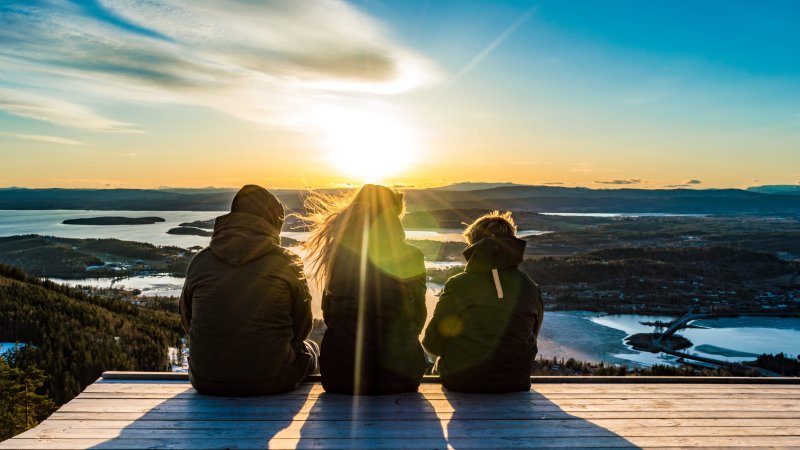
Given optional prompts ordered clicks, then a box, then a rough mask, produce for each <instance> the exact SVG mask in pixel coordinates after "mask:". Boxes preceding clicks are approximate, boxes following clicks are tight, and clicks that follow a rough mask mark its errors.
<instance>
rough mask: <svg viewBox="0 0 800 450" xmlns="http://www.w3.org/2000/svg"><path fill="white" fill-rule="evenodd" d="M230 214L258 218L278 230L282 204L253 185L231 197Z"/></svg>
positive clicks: (266, 191)
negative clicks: (241, 214) (248, 215)
mask: <svg viewBox="0 0 800 450" xmlns="http://www.w3.org/2000/svg"><path fill="white" fill-rule="evenodd" d="M231 212H235V213H244V214H250V215H253V216H257V217H260V218H262V219H264V220H266V221H267V222H269V223H270V224H271V225H273V226H274V227H275V228H277V229H278V230H280V229H281V227H282V226H283V219H284V210H283V204H281V202H280V200H278V198H277V197H275V196H274V195H273V194H272V193H271V192H270V191H268V190H266V189H264V188H263V187H261V186H258V185H255V184H248V185H246V186H244V187H242V188H241V189H239V192H237V193H236V196H234V197H233V202H232V203H231Z"/></svg>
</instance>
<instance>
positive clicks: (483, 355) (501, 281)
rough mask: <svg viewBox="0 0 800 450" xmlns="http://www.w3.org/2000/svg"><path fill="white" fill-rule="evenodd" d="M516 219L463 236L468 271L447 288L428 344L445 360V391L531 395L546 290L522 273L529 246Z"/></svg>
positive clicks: (492, 218) (488, 223)
mask: <svg viewBox="0 0 800 450" xmlns="http://www.w3.org/2000/svg"><path fill="white" fill-rule="evenodd" d="M515 235H516V226H515V225H514V221H513V219H512V218H511V213H508V212H507V213H504V214H500V213H499V212H498V211H494V212H492V213H490V214H487V215H485V216H483V217H481V218H479V219H477V220H476V221H475V222H473V223H472V224H471V225H469V226H468V227H467V229H466V230H465V231H464V237H465V238H466V240H467V243H468V244H469V246H468V247H467V248H466V249H465V250H464V257H465V258H466V259H467V267H466V269H465V270H464V272H463V273H460V274H458V275H455V276H453V277H451V278H450V279H449V280H447V282H446V283H445V285H444V289H443V290H442V293H441V296H440V297H439V301H438V303H437V304H436V310H435V311H434V313H433V318H432V319H431V321H430V323H429V324H428V326H427V328H426V330H425V338H424V340H423V341H422V344H423V345H424V346H425V348H426V349H427V350H428V352H429V353H431V354H433V355H437V356H439V359H438V361H437V367H438V371H439V375H440V377H441V380H442V384H443V385H444V386H445V387H446V388H448V389H451V390H456V391H466V392H512V391H526V390H529V389H530V387H531V381H530V376H531V369H532V366H533V362H534V359H535V357H536V352H537V347H536V338H537V336H538V334H539V329H540V328H541V326H542V317H543V314H544V309H543V303H542V292H541V289H539V286H538V285H537V284H536V283H534V282H533V280H531V279H530V277H528V276H527V275H526V274H524V273H523V272H521V271H520V270H519V269H518V268H517V266H518V265H519V264H520V263H521V262H522V258H523V255H524V252H525V244H526V242H525V241H524V240H522V239H517V238H516V237H515Z"/></svg>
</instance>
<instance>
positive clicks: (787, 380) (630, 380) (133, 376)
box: [102, 371, 800, 384]
mask: <svg viewBox="0 0 800 450" xmlns="http://www.w3.org/2000/svg"><path fill="white" fill-rule="evenodd" d="M102 378H104V379H106V380H119V379H124V380H188V379H189V374H187V373H178V372H115V371H108V372H103V374H102ZM307 381H308V382H319V381H321V377H320V376H319V375H310V376H309V377H308V378H307ZM422 381H423V383H438V382H440V380H439V377H438V376H435V375H426V376H425V377H423V379H422ZM531 382H533V383H535V384H536V383H542V384H544V383H622V384H636V383H666V384H800V378H798V377H641V376H624V377H623V376H532V377H531Z"/></svg>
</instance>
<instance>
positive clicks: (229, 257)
mask: <svg viewBox="0 0 800 450" xmlns="http://www.w3.org/2000/svg"><path fill="white" fill-rule="evenodd" d="M280 242H281V241H280V230H278V229H277V228H275V226H273V225H272V224H270V223H269V222H267V221H266V220H265V219H262V218H261V217H259V216H255V215H253V214H247V213H239V212H232V213H230V214H226V215H224V216H220V217H217V220H216V222H214V233H213V234H212V235H211V244H210V245H209V247H211V251H212V252H214V254H215V255H217V257H218V258H220V259H221V260H223V261H225V263H227V264H228V265H230V266H234V267H237V266H241V265H243V264H247V263H248V262H250V261H252V260H254V259H256V258H260V257H262V256H264V255H266V254H267V253H269V252H271V251H273V250H275V249H277V248H280Z"/></svg>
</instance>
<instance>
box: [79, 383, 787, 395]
mask: <svg viewBox="0 0 800 450" xmlns="http://www.w3.org/2000/svg"><path fill="white" fill-rule="evenodd" d="M187 390H191V391H193V388H192V387H191V386H190V385H189V383H185V382H176V383H151V382H137V383H132V382H116V381H114V382H109V381H106V380H101V381H99V382H96V383H94V384H92V385H90V386H88V387H87V388H86V390H85V391H84V392H183V391H187ZM531 391H532V392H540V393H574V392H583V393H598V392H609V393H624V392H670V393H676V394H679V393H684V392H692V393H700V392H725V393H739V392H746V393H758V392H767V393H768V392H772V393H800V386H792V385H755V386H748V385H702V384H701V385H675V384H667V385H664V384H633V385H629V386H625V385H620V384H593V385H589V384H575V385H569V384H567V385H565V384H552V385H541V386H534V387H533V389H532V390H531ZM306 392H324V390H323V389H322V386H321V385H319V384H304V385H301V386H300V388H299V389H297V390H295V391H292V392H291V393H290V394H298V393H300V394H301V393H306ZM419 392H421V393H431V392H453V391H448V390H447V389H445V388H443V387H442V386H441V385H436V384H425V385H421V386H420V389H419ZM493 395H494V394H493Z"/></svg>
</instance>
